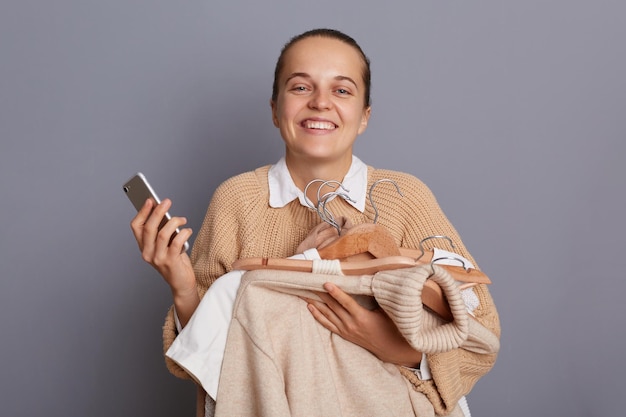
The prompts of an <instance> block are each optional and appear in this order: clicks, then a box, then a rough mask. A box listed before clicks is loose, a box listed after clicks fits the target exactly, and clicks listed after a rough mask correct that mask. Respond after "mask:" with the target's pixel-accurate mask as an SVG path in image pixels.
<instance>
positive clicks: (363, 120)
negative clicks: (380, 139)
mask: <svg viewBox="0 0 626 417" xmlns="http://www.w3.org/2000/svg"><path fill="white" fill-rule="evenodd" d="M371 114H372V107H371V106H367V107H366V108H365V109H363V115H362V116H361V126H359V133H358V134H359V135H360V134H361V133H363V132H365V129H367V123H368V122H369V120H370V115H371Z"/></svg>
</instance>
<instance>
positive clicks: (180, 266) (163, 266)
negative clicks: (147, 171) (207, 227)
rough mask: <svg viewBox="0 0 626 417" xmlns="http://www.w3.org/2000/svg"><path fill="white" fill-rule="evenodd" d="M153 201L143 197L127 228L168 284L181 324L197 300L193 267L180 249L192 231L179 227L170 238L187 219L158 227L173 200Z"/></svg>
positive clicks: (195, 305) (181, 218)
mask: <svg viewBox="0 0 626 417" xmlns="http://www.w3.org/2000/svg"><path fill="white" fill-rule="evenodd" d="M154 204H155V203H154V201H152V200H150V199H148V200H146V202H145V203H144V205H143V207H142V208H141V209H140V210H139V212H138V213H137V215H136V216H135V217H134V218H133V220H132V221H131V222H130V227H131V229H132V231H133V235H134V236H135V239H136V240H137V244H138V246H139V250H140V251H141V256H142V258H143V260H144V261H146V262H147V263H149V264H150V265H152V266H153V267H154V268H155V269H156V270H157V271H158V272H159V273H160V274H161V275H162V276H163V278H164V279H165V281H166V282H167V283H168V285H169V286H170V289H171V291H172V296H173V297H174V304H175V306H176V313H177V315H178V318H179V320H180V322H181V324H182V325H183V326H184V325H185V324H186V323H187V321H188V320H189V318H191V315H192V314H193V312H194V311H195V309H196V307H197V305H198V303H199V302H200V299H199V296H198V292H197V289H196V277H195V274H194V272H193V266H192V265H191V260H190V259H189V256H188V255H187V253H186V252H185V251H184V250H183V245H184V243H185V242H186V241H188V240H189V238H190V237H191V234H192V231H191V229H189V228H185V229H181V230H180V232H179V233H178V234H177V236H176V237H174V239H171V237H172V235H173V234H174V233H175V232H176V229H177V228H181V227H182V226H184V225H185V224H187V219H185V218H184V217H172V218H171V219H170V220H169V221H168V222H167V223H166V224H165V225H164V226H163V228H162V229H161V230H159V224H160V223H161V220H162V219H163V217H164V216H165V213H167V211H168V210H169V209H170V207H171V206H172V202H171V200H169V199H165V200H163V201H162V202H161V203H160V204H159V205H157V206H156V207H154ZM153 208H154V210H153ZM170 240H171V242H170Z"/></svg>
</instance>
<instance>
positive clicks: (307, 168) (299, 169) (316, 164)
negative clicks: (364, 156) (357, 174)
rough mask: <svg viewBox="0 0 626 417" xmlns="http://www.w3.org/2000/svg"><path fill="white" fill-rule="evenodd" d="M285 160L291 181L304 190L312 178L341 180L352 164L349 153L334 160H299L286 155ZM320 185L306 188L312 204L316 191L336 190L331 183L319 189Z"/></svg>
mask: <svg viewBox="0 0 626 417" xmlns="http://www.w3.org/2000/svg"><path fill="white" fill-rule="evenodd" d="M285 162H286V163H287V169H289V174H290V175H291V178H292V179H293V182H294V183H295V184H296V186H297V187H298V188H299V189H300V190H301V191H304V189H305V188H306V186H307V184H309V183H310V182H311V181H313V180H323V181H337V182H341V181H343V179H344V178H345V176H346V174H347V173H348V171H349V170H350V166H351V165H352V154H350V155H349V157H344V158H342V159H341V160H335V161H312V160H307V161H300V160H298V159H295V158H290V157H289V155H286V157H285ZM320 185H321V183H320V184H317V185H316V184H313V185H312V186H310V187H309V189H308V190H307V197H308V198H309V199H310V200H311V201H312V202H313V203H314V204H317V195H318V192H319V193H320V195H323V194H325V193H328V192H331V191H336V184H331V185H330V186H327V187H324V188H322V189H320Z"/></svg>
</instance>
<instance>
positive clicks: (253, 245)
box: [163, 156, 499, 378]
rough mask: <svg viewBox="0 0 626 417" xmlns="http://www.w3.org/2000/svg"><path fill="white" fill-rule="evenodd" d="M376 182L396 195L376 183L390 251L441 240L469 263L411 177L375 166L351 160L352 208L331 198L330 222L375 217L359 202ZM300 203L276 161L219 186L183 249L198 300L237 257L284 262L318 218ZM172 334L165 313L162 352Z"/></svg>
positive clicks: (170, 317) (451, 230)
mask: <svg viewBox="0 0 626 417" xmlns="http://www.w3.org/2000/svg"><path fill="white" fill-rule="evenodd" d="M281 160H282V158H281ZM281 167H282V168H281ZM381 179H390V180H393V181H394V182H395V183H396V184H397V185H398V187H399V188H400V189H401V190H402V192H403V194H404V196H403V197H401V198H400V197H399V196H398V194H397V191H396V189H395V188H394V187H389V186H383V185H380V186H378V187H377V188H376V193H375V194H376V206H377V208H378V210H379V221H378V224H380V225H382V226H384V227H385V228H386V229H387V230H388V231H389V232H390V234H391V235H392V236H393V237H394V239H395V240H396V243H397V245H398V246H402V247H407V248H418V246H419V244H420V241H421V240H422V239H424V238H425V237H427V236H432V235H445V236H448V237H449V238H450V239H451V240H452V241H453V242H454V244H455V246H456V248H453V247H452V246H450V245H448V244H447V243H446V242H440V243H439V244H438V245H441V246H440V247H441V248H442V249H446V250H449V251H453V252H455V253H458V254H459V255H461V256H463V257H465V258H467V259H469V260H471V261H472V262H473V263H474V264H476V263H475V262H474V260H473V258H472V256H471V254H470V253H469V252H468V251H467V249H466V248H465V246H464V245H463V242H462V240H461V238H460V237H459V235H458V233H457V232H456V230H455V229H454V227H453V226H452V225H451V224H450V222H449V221H448V219H447V218H446V216H445V214H444V213H443V212H442V210H441V209H440V207H439V205H438V204H437V201H436V199H435V197H434V196H433V194H432V192H431V191H430V190H429V189H428V187H427V186H426V185H425V184H424V183H422V182H421V181H420V180H419V179H417V178H416V177H414V176H413V175H410V174H406V173H401V172H397V171H391V170H385V169H376V168H373V167H371V166H367V165H365V164H364V163H363V162H362V161H360V160H359V159H358V158H357V157H356V156H354V157H353V162H352V166H351V168H350V171H349V174H348V175H347V176H346V178H345V179H344V181H343V184H344V186H346V188H348V189H349V190H350V196H351V198H352V199H353V200H355V201H356V203H355V205H354V206H353V205H351V204H349V203H348V202H346V201H345V200H343V199H337V198H336V199H334V200H333V201H330V202H329V209H330V210H331V211H332V212H333V214H334V215H335V216H336V217H337V218H339V217H345V218H347V219H349V220H350V221H351V222H352V223H353V224H361V223H367V222H371V221H372V219H373V218H374V215H375V213H374V210H373V208H372V207H371V206H370V205H369V204H367V191H368V189H369V187H370V186H371V184H373V183H375V182H377V181H379V180H381ZM277 196H278V197H277ZM270 199H271V200H272V205H270V204H269V201H270ZM301 200H303V194H302V191H300V190H299V189H298V188H297V187H296V186H295V184H294V183H293V180H291V177H290V174H289V172H288V170H287V168H286V165H284V163H283V164H281V162H280V161H279V163H277V164H275V165H271V166H270V165H268V166H264V167H260V168H258V169H256V170H254V171H251V172H247V173H243V174H239V175H237V176H235V177H232V178H230V179H228V180H226V181H224V182H223V183H222V184H221V185H220V186H219V187H218V188H217V190H216V191H215V193H214V194H213V197H212V199H211V203H210V205H209V208H208V210H207V213H206V216H205V220H204V222H203V224H202V227H201V229H200V231H199V232H198V234H197V236H196V239H195V242H194V245H193V249H192V252H191V261H192V263H193V265H194V272H195V275H196V280H197V284H198V292H199V295H200V297H202V296H203V295H204V293H205V292H206V290H207V289H208V288H209V286H210V285H212V284H213V282H215V280H216V279H217V278H219V277H221V276H223V275H224V274H226V273H227V272H229V271H230V268H231V265H232V264H233V262H234V261H235V260H237V259H241V258H250V257H267V258H287V257H289V256H292V255H293V254H295V253H297V252H296V248H297V247H298V245H299V244H300V243H301V242H302V241H303V240H304V239H305V238H306V237H307V236H308V234H309V232H310V231H311V229H312V228H313V227H315V226H316V225H317V224H319V223H320V222H321V220H320V218H319V216H318V214H317V213H316V212H315V211H314V210H311V209H310V208H309V207H308V206H307V205H306V203H304V204H303V203H302V202H301ZM361 207H363V209H362V211H361V210H360V208H361ZM240 237H241V238H240ZM243 237H245V238H243ZM278 237H280V238H278ZM496 325H499V324H496ZM176 336H177V333H176V325H175V319H174V314H173V308H171V309H170V310H169V312H168V314H167V316H166V320H165V323H164V325H163V351H164V352H165V351H167V349H168V348H169V346H170V345H171V344H172V342H173V341H174V339H175V338H176ZM166 364H167V366H168V369H169V370H170V372H172V373H173V374H174V375H176V376H178V377H181V378H189V376H188V375H187V373H186V372H185V371H184V370H183V369H182V368H180V367H179V366H178V365H176V363H175V362H173V361H171V360H169V359H168V358H166Z"/></svg>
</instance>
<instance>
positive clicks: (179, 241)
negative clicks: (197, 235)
mask: <svg viewBox="0 0 626 417" xmlns="http://www.w3.org/2000/svg"><path fill="white" fill-rule="evenodd" d="M192 234H193V232H192V230H191V229H190V228H189V227H187V228H185V229H181V231H180V233H177V234H176V236H175V237H174V239H172V241H171V242H170V251H172V252H174V253H177V254H181V253H183V252H184V249H183V247H184V245H185V242H187V241H189V238H191V235H192Z"/></svg>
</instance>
